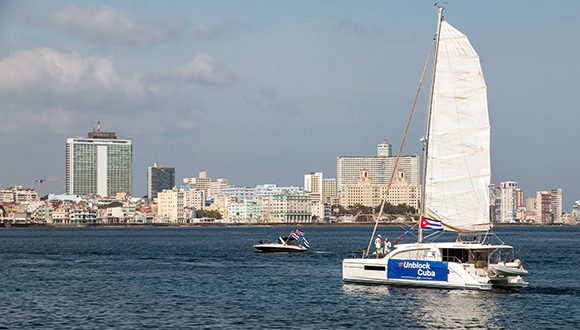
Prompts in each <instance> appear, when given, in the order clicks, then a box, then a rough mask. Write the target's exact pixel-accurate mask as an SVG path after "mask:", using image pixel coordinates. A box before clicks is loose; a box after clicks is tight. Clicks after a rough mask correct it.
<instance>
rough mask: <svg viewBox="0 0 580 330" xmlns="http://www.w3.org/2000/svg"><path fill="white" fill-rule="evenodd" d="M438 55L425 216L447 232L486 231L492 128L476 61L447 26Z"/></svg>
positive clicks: (462, 38) (444, 25)
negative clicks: (440, 225) (438, 223)
mask: <svg viewBox="0 0 580 330" xmlns="http://www.w3.org/2000/svg"><path fill="white" fill-rule="evenodd" d="M437 49H438V51H437V54H436V66H435V73H434V77H435V78H434V82H433V84H434V86H433V95H432V101H431V102H432V103H431V114H430V119H429V127H428V130H429V131H428V141H427V159H426V161H427V163H426V168H425V178H424V183H425V195H424V205H425V207H424V215H425V216H426V217H429V218H433V219H437V220H441V221H442V223H443V226H444V229H446V230H453V231H472V230H489V229H490V228H491V222H490V218H489V183H490V174H491V169H490V147H489V139H490V127H489V118H488V111H487V94H486V85H485V81H484V79H483V73H482V71H481V65H480V63H479V56H478V55H477V53H476V52H475V50H474V49H473V47H472V46H471V44H470V43H469V40H468V39H467V37H466V36H465V35H464V34H462V33H461V32H459V31H458V30H456V29H455V28H454V27H452V26H451V25H449V24H448V23H447V22H445V21H441V26H440V31H439V44H438V47H437Z"/></svg>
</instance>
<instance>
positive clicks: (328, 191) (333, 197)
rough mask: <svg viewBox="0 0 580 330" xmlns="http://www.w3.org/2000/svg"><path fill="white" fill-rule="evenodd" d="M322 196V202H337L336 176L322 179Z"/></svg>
mask: <svg viewBox="0 0 580 330" xmlns="http://www.w3.org/2000/svg"><path fill="white" fill-rule="evenodd" d="M322 196H323V202H324V203H329V204H335V203H338V201H337V194H336V178H328V179H322Z"/></svg>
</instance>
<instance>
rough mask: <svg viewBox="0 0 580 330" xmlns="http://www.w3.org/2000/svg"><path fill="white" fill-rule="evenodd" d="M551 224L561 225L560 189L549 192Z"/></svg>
mask: <svg viewBox="0 0 580 330" xmlns="http://www.w3.org/2000/svg"><path fill="white" fill-rule="evenodd" d="M550 197H551V203H550V204H551V206H550V207H551V209H552V223H562V189H560V188H555V189H552V190H551V191H550Z"/></svg>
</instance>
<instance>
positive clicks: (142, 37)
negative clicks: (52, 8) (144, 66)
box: [48, 5, 182, 45]
mask: <svg viewBox="0 0 580 330" xmlns="http://www.w3.org/2000/svg"><path fill="white" fill-rule="evenodd" d="M168 22H169V23H170V24H166V23H168ZM158 23H159V24H157V25H152V24H145V23H141V22H139V21H137V20H136V19H134V18H132V17H129V16H126V15H123V14H122V13H120V12H118V11H116V10H115V9H114V8H111V7H109V6H96V7H86V8H81V7H78V6H76V5H69V6H67V7H64V8H63V9H61V10H59V11H57V12H55V13H53V14H52V15H50V16H49V17H48V24H49V25H50V26H53V27H55V28H58V29H60V30H63V31H65V32H69V33H74V34H78V35H81V36H83V37H86V38H88V39H91V40H96V41H99V42H108V43H117V44H133V45H150V44H155V43H159V42H162V41H165V40H166V39H167V38H168V37H169V36H170V35H171V34H172V32H174V31H175V30H178V29H179V28H181V27H182V25H181V24H180V21H179V20H167V19H161V20H159V22H158Z"/></svg>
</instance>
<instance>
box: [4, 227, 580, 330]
mask: <svg viewBox="0 0 580 330" xmlns="http://www.w3.org/2000/svg"><path fill="white" fill-rule="evenodd" d="M291 229H292V228H290V227H234V228H232V227H230V228H225V227H217V228H208V227H182V228H176V227H173V228H158V227H152V228H97V227H95V228H8V229H6V228H1V229H0V328H2V329H105V328H112V329H143V328H154V329H158V328H163V329H171V328H177V329H188V328H200V329H213V328H216V329H220V328H227V329H329V328H333V329H337V328H352V329H364V328H373V329H387V328H438V329H455V328H458V329H464V328H490V329H550V328H551V329H578V328H580V246H579V245H580V244H579V243H580V227H500V228H496V229H495V232H496V233H497V234H498V235H499V236H500V237H501V238H502V239H503V240H504V241H505V242H506V243H507V244H511V245H513V246H514V247H515V248H516V250H517V251H519V253H518V257H519V258H520V259H521V260H522V261H523V262H524V265H525V266H526V268H527V269H528V270H529V272H530V275H529V276H527V278H526V280H527V281H529V282H530V286H529V288H527V289H525V290H521V291H519V292H511V291H502V290H497V291H491V292H479V291H463V290H439V289H423V288H407V287H389V286H364V285H355V284H344V283H343V282H342V278H341V261H342V259H344V258H345V257H350V256H352V254H353V253H355V252H356V251H357V250H358V249H360V248H362V247H366V245H367V244H368V241H369V238H370V237H369V236H370V235H371V230H372V228H370V227H369V226H360V227H329V226H320V227H308V226H305V227H301V230H302V231H304V232H305V233H306V235H307V237H308V238H309V241H310V242H311V244H312V249H311V251H309V252H307V253H304V254H259V253H255V252H254V251H253V249H252V244H253V243H255V242H256V241H258V240H265V239H268V237H269V236H270V237H271V238H273V239H275V238H276V237H277V236H278V235H287V234H289V233H290V231H291ZM402 232H403V231H402V230H401V229H399V228H398V227H386V228H381V227H380V228H379V233H380V234H381V235H382V236H383V237H389V238H397V237H398V236H399V235H400V234H401V233H402Z"/></svg>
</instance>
